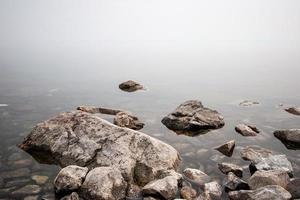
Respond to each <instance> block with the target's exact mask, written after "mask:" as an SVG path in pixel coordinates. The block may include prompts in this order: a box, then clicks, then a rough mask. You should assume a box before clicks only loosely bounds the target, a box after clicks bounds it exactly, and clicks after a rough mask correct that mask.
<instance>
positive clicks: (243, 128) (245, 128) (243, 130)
mask: <svg viewBox="0 0 300 200" xmlns="http://www.w3.org/2000/svg"><path fill="white" fill-rule="evenodd" d="M235 131H236V132H238V133H239V134H241V135H242V136H256V135H257V134H258V133H259V130H258V129H257V128H256V127H255V126H253V125H246V124H238V125H236V127H235Z"/></svg>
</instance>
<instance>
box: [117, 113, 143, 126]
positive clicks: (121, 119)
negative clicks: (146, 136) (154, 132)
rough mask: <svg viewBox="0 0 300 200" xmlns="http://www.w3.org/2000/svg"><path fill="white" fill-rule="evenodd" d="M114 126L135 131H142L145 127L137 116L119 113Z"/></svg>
mask: <svg viewBox="0 0 300 200" xmlns="http://www.w3.org/2000/svg"><path fill="white" fill-rule="evenodd" d="M114 124H115V125H117V126H120V127H127V128H130V129H133V130H140V129H142V128H143V127H144V125H145V124H144V123H142V122H140V121H139V119H138V118H137V117H136V116H133V115H130V114H128V113H126V112H119V113H118V114H117V115H116V117H115V118H114Z"/></svg>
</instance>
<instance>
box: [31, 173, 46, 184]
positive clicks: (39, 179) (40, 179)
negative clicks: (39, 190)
mask: <svg viewBox="0 0 300 200" xmlns="http://www.w3.org/2000/svg"><path fill="white" fill-rule="evenodd" d="M31 179H32V180H34V181H35V182H36V184H38V185H43V184H45V183H46V182H47V181H48V179H49V177H48V176H41V175H33V176H32V177H31Z"/></svg>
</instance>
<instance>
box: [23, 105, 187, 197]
mask: <svg viewBox="0 0 300 200" xmlns="http://www.w3.org/2000/svg"><path fill="white" fill-rule="evenodd" d="M20 147H21V148H22V149H23V150H25V151H27V152H28V153H30V154H31V155H33V156H34V157H35V158H36V159H38V160H39V161H40V162H42V163H52V164H59V165H60V166H62V167H65V166H68V165H78V166H85V167H88V168H89V169H92V168H95V167H98V166H99V167H101V166H107V167H111V168H112V169H113V170H114V171H118V170H119V171H120V172H121V174H122V177H123V178H124V180H125V181H126V182H127V183H135V184H137V185H138V186H144V185H146V184H147V183H149V182H150V181H153V180H156V179H157V178H158V176H159V175H160V174H162V172H163V171H165V170H170V171H172V170H176V169H177V167H178V165H179V163H180V160H181V159H180V156H179V154H178V152H177V151H176V150H175V149H174V148H173V147H171V146H170V145H168V144H165V143H163V142H161V141H159V140H157V139H154V138H152V137H150V136H148V135H146V134H144V133H141V132H137V131H133V130H131V129H127V128H122V127H118V126H115V125H113V124H111V123H109V122H107V121H105V120H103V119H101V118H100V117H98V116H95V115H92V114H89V113H86V112H81V111H73V112H67V113H62V114H60V115H58V116H57V117H55V118H52V119H50V120H47V121H45V122H43V123H39V124H38V125H37V126H36V127H35V128H34V129H33V131H32V132H31V133H30V134H29V135H28V136H27V137H26V138H25V139H24V141H23V142H22V144H20ZM90 173H91V172H90ZM90 173H89V174H90ZM90 177H91V176H90ZM160 178H161V177H160ZM99 184H100V183H99ZM85 191H88V190H85ZM85 194H86V195H87V196H88V194H87V193H85ZM97 194H98V193H97ZM97 194H95V195H97ZM91 195H92V196H93V194H91Z"/></svg>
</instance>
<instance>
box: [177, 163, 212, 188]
mask: <svg viewBox="0 0 300 200" xmlns="http://www.w3.org/2000/svg"><path fill="white" fill-rule="evenodd" d="M182 174H183V176H184V178H185V179H187V180H188V181H190V182H192V183H194V184H196V185H198V186H200V187H201V188H203V187H204V184H205V183H208V182H209V181H210V180H211V178H210V177H209V176H208V175H207V174H205V173H204V172H202V171H201V170H198V169H192V168H186V169H185V170H184V171H183V172H182Z"/></svg>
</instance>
